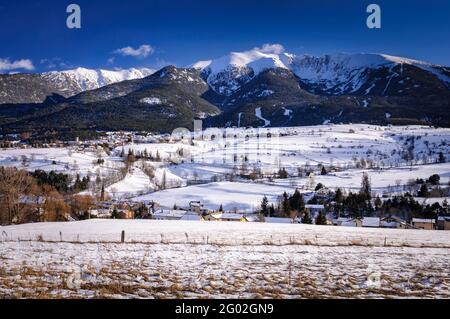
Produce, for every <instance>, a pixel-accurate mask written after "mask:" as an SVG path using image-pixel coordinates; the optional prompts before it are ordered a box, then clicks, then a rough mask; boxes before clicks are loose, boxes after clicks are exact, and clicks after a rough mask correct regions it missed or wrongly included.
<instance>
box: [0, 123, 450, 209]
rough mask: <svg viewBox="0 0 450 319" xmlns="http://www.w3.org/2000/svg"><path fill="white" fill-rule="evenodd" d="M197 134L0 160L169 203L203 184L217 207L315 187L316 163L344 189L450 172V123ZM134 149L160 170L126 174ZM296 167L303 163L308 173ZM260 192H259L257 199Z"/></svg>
mask: <svg viewBox="0 0 450 319" xmlns="http://www.w3.org/2000/svg"><path fill="white" fill-rule="evenodd" d="M195 136H196V139H195V140H191V136H188V135H186V136H183V140H181V139H180V134H174V135H173V136H172V138H171V139H169V140H167V139H166V140H164V139H163V138H162V139H159V137H158V136H155V137H154V138H153V140H155V141H157V140H159V142H155V143H129V144H127V145H125V146H124V147H117V148H115V149H114V150H113V151H112V152H111V154H110V155H108V154H106V153H105V152H104V151H103V150H102V149H99V150H79V148H78V147H68V148H42V149H34V148H33V149H6V150H0V166H14V167H18V168H23V169H27V170H30V171H33V170H35V169H43V170H46V171H51V170H55V171H57V172H63V173H70V174H71V175H72V176H75V175H76V174H80V175H81V176H84V175H89V176H90V177H91V181H94V180H96V179H98V178H101V179H102V181H103V182H105V181H107V182H106V183H105V184H106V187H107V188H106V191H107V192H108V193H109V195H110V196H111V197H113V198H117V199H124V198H133V197H136V196H141V195H146V194H147V197H149V198H153V197H154V198H158V199H161V198H162V202H164V203H167V204H170V206H172V205H173V204H174V203H178V202H179V203H180V204H182V202H184V201H185V200H186V195H187V194H191V195H193V197H195V198H198V197H199V196H203V194H205V189H206V188H210V193H208V194H206V195H207V196H206V197H205V198H206V201H207V204H208V205H211V206H212V207H214V208H216V206H218V205H220V204H221V203H223V204H226V203H225V202H229V204H230V207H231V206H237V207H238V208H241V207H242V208H244V209H250V208H251V207H252V206H254V205H255V203H257V202H259V201H260V198H261V197H262V196H263V195H264V194H266V193H267V194H266V195H267V196H275V195H279V194H280V193H281V192H282V191H284V190H289V189H292V188H295V187H299V188H301V189H304V190H308V189H309V190H310V188H311V185H310V184H311V180H310V179H309V178H308V177H305V172H307V171H310V170H316V173H317V167H318V165H319V164H321V165H325V166H326V167H334V168H337V169H338V170H339V172H330V174H328V175H327V176H319V175H317V174H316V177H315V179H314V183H319V182H320V183H322V184H324V185H325V186H327V187H328V188H337V187H341V188H345V189H346V190H354V189H358V188H359V186H360V182H361V175H362V174H363V172H368V173H369V175H370V177H371V180H372V183H373V185H372V186H373V190H374V191H375V192H378V193H383V192H385V191H386V190H387V189H388V188H389V187H391V188H392V187H393V186H396V185H406V184H407V183H408V181H409V180H410V179H415V178H424V179H425V178H428V177H429V176H430V175H433V174H439V175H440V176H441V183H442V184H444V183H447V182H448V181H449V178H450V165H449V164H448V163H444V164H437V162H438V160H439V156H440V155H442V156H443V157H444V159H445V160H447V161H449V160H450V155H449V154H450V148H449V141H450V130H449V129H445V128H430V127H422V126H393V127H383V126H374V125H364V124H356V125H350V124H348V125H318V126H309V127H281V128H269V127H265V128H227V129H207V130H205V131H203V132H201V133H199V132H197V133H196V134H195ZM200 136H201V138H200ZM130 150H131V151H133V152H134V154H138V153H141V152H142V153H143V152H145V153H147V154H149V155H151V156H152V157H153V158H155V157H158V156H159V157H160V158H161V159H163V161H162V162H160V161H152V160H147V161H146V164H148V165H151V166H152V167H153V169H154V175H155V177H149V176H147V174H146V173H145V172H144V171H143V169H142V163H141V162H140V161H138V163H135V164H134V165H133V166H132V167H131V169H130V170H129V172H128V173H127V174H123V173H121V169H123V167H124V162H123V159H122V158H120V157H119V155H120V153H122V151H123V152H124V154H128V152H129V151H130ZM441 153H442V154H441ZM99 158H101V159H102V160H104V163H103V164H101V165H99V164H97V163H96V162H97V160H98V159H99ZM280 168H285V169H286V170H287V171H288V172H289V174H290V176H291V178H289V179H287V180H276V179H275V180H274V181H271V182H270V183H268V181H267V180H266V181H264V182H265V185H258V184H256V185H255V184H251V183H248V184H247V185H244V188H242V187H241V183H237V184H216V182H225V181H228V182H231V183H233V182H243V181H242V180H237V181H236V176H238V175H239V174H242V173H249V172H252V171H253V170H255V169H257V170H260V171H261V173H263V174H265V175H266V176H267V175H268V174H274V173H277V172H278V170H279V169H280ZM298 169H302V170H303V175H302V176H299V172H298ZM230 176H233V178H230ZM121 178H122V180H120V179H121ZM163 180H164V181H165V183H163ZM198 183H202V184H203V185H206V184H207V183H213V184H210V185H209V186H196V187H192V186H191V187H187V188H185V189H184V190H180V189H173V190H170V191H163V192H160V193H158V192H157V193H154V194H153V192H155V191H158V190H160V189H170V188H177V187H185V186H189V185H191V184H198ZM162 184H165V185H162ZM307 186H309V187H307ZM314 186H315V185H314ZM97 188H98V187H97ZM92 189H93V188H92ZM92 189H91V191H93V190H92ZM197 191H198V194H197ZM258 191H260V194H259V195H261V196H259V199H256V197H258V196H257V194H256V193H257V192H258ZM280 191H281V192H280ZM400 191H401V190H400ZM88 192H89V191H88ZM390 192H391V193H392V189H391V190H390ZM221 196H223V200H222V199H221V198H220V197H221ZM169 197H170V198H169ZM231 208H234V207H231Z"/></svg>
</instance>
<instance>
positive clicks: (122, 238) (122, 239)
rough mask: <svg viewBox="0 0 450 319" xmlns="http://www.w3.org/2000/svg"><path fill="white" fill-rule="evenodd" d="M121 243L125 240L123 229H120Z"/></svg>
mask: <svg viewBox="0 0 450 319" xmlns="http://www.w3.org/2000/svg"><path fill="white" fill-rule="evenodd" d="M120 241H121V242H122V243H124V242H125V231H124V230H122V236H121V240H120Z"/></svg>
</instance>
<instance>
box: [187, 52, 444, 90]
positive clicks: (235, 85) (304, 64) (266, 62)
mask: <svg viewBox="0 0 450 319" xmlns="http://www.w3.org/2000/svg"><path fill="white" fill-rule="evenodd" d="M404 65H407V66H415V67H418V68H420V69H422V70H424V71H427V72H430V73H432V74H433V75H435V76H436V77H438V78H439V79H440V80H442V81H443V82H445V83H446V84H447V85H448V84H449V83H450V75H449V70H448V69H447V68H445V67H443V66H440V65H433V64H431V63H427V62H423V61H417V60H413V59H408V58H401V57H395V56H390V55H386V54H366V53H358V54H344V53H340V54H329V55H324V56H319V57H316V56H312V55H300V56H296V55H294V54H290V53H287V52H284V51H283V50H282V49H281V47H280V46H278V45H266V46H264V47H263V48H254V49H252V50H249V51H245V52H232V53H230V54H229V55H226V56H223V57H221V58H218V59H215V60H207V61H199V62H197V63H194V64H192V65H191V67H193V68H196V69H200V70H202V71H203V73H204V75H205V77H206V79H207V82H208V83H209V85H210V86H211V87H212V89H213V90H214V91H216V92H217V93H218V94H222V95H228V96H229V95H231V94H233V93H234V92H236V91H237V90H239V89H240V88H241V86H242V85H243V84H245V83H247V82H249V81H250V80H251V79H253V78H254V77H255V76H257V75H258V74H259V73H261V72H262V71H264V70H268V69H275V68H282V69H286V70H290V71H292V72H293V73H294V74H295V75H296V76H298V77H299V78H300V80H301V81H302V82H304V84H305V85H309V86H311V87H312V89H313V91H322V92H323V93H328V94H334V95H340V94H349V93H355V92H358V91H359V90H360V89H361V88H362V86H364V84H366V83H367V82H368V80H369V79H370V75H371V74H373V71H376V70H379V69H381V68H388V69H389V70H390V74H389V75H388V76H389V77H391V76H392V77H395V76H396V75H397V73H396V72H394V71H393V69H394V68H395V67H396V66H401V67H403V66H404ZM368 93H370V92H368Z"/></svg>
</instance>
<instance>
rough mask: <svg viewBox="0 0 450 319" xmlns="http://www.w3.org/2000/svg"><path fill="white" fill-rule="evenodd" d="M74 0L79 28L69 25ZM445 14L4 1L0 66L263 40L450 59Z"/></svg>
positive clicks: (418, 9) (124, 58) (226, 48)
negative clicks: (371, 25)
mask: <svg viewBox="0 0 450 319" xmlns="http://www.w3.org/2000/svg"><path fill="white" fill-rule="evenodd" d="M70 3H77V4H79V5H80V6H81V10H82V14H81V16H82V22H81V23H82V28H81V29H80V30H73V29H72V30H70V29H68V28H67V27H66V18H67V15H68V14H67V13H66V7H67V5H69V4H70ZM370 3H377V4H379V5H380V6H381V8H382V28H381V29H380V30H370V29H368V28H367V27H366V23H365V21H366V18H367V15H368V14H367V13H366V7H367V5H368V4H370ZM449 12H450V1H448V0H427V1H423V0H422V1H418V0H409V1H400V0H387V1H384V0H383V1H381V0H369V1H365V0H341V1H337V0H335V1H331V0H329V1H325V0H314V1H313V0H311V1H309V0H304V1H302V0H271V1H269V0H241V1H237V0H227V1H224V0H209V1H206V0H196V1H194V0H165V1H162V0H128V1H120V0H109V1H96V0H72V1H64V0H53V1H51V0H42V1H38V0H35V1H28V0H21V1H5V0H1V2H0V72H14V71H27V70H28V71H31V72H41V71H48V70H52V69H67V68H72V67H77V66H83V67H89V68H109V69H112V68H128V67H132V66H136V67H153V68H158V67H161V66H163V65H167V64H174V65H177V66H186V65H188V64H191V63H193V62H195V61H197V60H204V59H210V58H216V57H220V56H222V55H225V54H227V53H228V52H230V51H243V50H248V49H251V48H253V47H257V46H261V45H262V44H264V43H279V44H282V45H283V46H284V47H285V49H286V51H288V52H292V53H297V54H302V53H310V54H316V55H320V54H325V53H336V52H351V53H354V52H382V53H387V54H391V55H399V56H405V57H410V58H416V59H421V60H426V61H429V62H433V63H438V64H444V65H450V41H449V39H450V22H449ZM127 47H130V48H128V49H125V50H121V51H119V49H123V48H127ZM131 48H132V49H133V50H132V49H131ZM139 48H140V50H138V49H139ZM30 63H31V64H30ZM2 68H3V70H2ZM14 68H16V69H14ZM21 68H22V69H21Z"/></svg>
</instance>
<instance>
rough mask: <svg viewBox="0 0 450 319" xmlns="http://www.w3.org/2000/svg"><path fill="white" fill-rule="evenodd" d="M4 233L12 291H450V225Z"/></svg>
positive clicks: (4, 273)
mask: <svg viewBox="0 0 450 319" xmlns="http://www.w3.org/2000/svg"><path fill="white" fill-rule="evenodd" d="M122 230H125V233H126V243H124V244H121V243H120V232H121V231H122ZM0 233H1V234H2V242H0V247H1V249H0V261H1V263H0V274H1V276H0V297H3V298H16V297H30V298H38V297H39V298H68V297H88V298H94V297H112V298H132V297H144V298H174V297H188V298H189V297H190V298H203V297H210V298H211V297H224V298H231V297H234V298H240V297H242V298H255V297H275V298H313V297H332V298H345V297H369V298H370V297H373V298H378V297H382V298H392V297H393V298H399V297H401V298H403V297H412V298H413V297H419V298H436V297H447V298H448V297H450V269H449V267H448V264H449V262H450V232H444V231H442V232H436V231H423V230H383V229H366V228H346V227H331V226H312V225H284V224H283V225H279V224H255V223H238V222H223V223H220V222H178V221H142V220H141V221H136V220H134V221H112V220H109V221H104V220H103V221H102V220H97V221H95V220H91V221H85V222H74V223H47V224H30V225H21V226H9V227H1V228H0ZM19 238H20V239H21V241H18V239H19Z"/></svg>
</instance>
